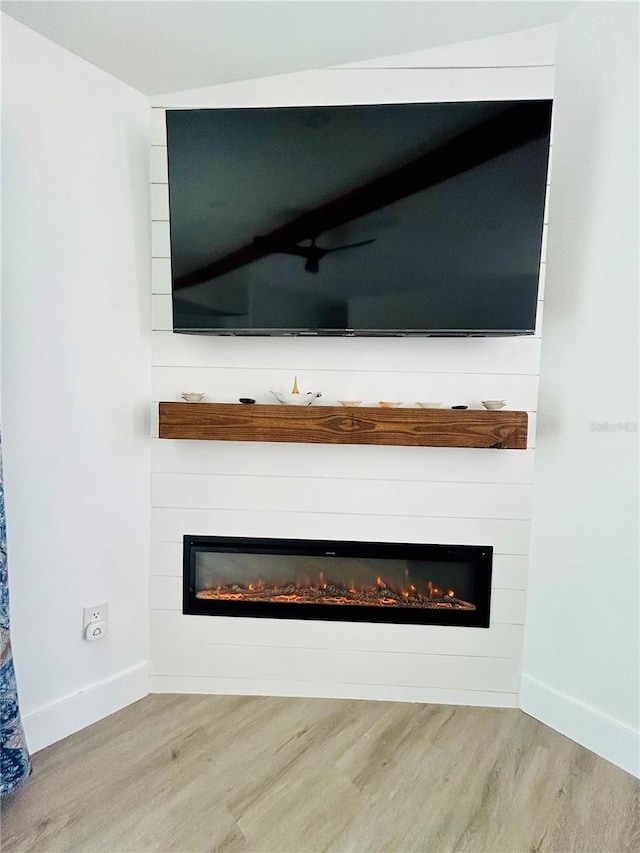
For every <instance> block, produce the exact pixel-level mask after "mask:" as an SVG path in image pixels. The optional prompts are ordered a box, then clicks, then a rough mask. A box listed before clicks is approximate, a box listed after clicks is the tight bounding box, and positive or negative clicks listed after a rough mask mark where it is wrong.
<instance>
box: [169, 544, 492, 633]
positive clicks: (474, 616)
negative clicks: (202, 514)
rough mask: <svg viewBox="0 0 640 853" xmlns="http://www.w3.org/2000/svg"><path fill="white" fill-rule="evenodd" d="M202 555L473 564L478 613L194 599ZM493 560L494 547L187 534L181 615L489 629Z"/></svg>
mask: <svg viewBox="0 0 640 853" xmlns="http://www.w3.org/2000/svg"><path fill="white" fill-rule="evenodd" d="M198 551H208V552H217V553H252V552H253V553H257V554H297V555H308V556H315V557H333V556H336V557H358V558H367V557H369V558H372V559H374V558H375V559H385V558H386V559H394V560H403V559H406V560H439V561H450V562H456V561H464V562H471V563H472V564H473V568H474V571H473V579H472V580H473V585H474V590H473V600H474V602H475V603H476V605H477V609H476V610H445V609H427V608H400V607H398V608H395V607H373V606H372V607H367V606H366V605H349V604H291V603H286V602H265V601H219V600H215V599H202V598H196V588H195V580H196V579H195V571H196V560H195V557H196V553H197V552H198ZM492 562H493V547H492V546H491V545H426V544H416V543H406V542H350V541H344V540H327V539H321V540H318V539H264V538H250V537H236V536H189V535H187V536H185V537H184V539H183V600H182V612H183V613H185V614H187V615H197V616H248V617H260V618H271V619H314V620H320V621H327V622H335V621H340V622H383V623H384V622H387V623H393V624H408V625H458V626H464V627H471V628H488V627H489V622H490V610H491V571H492Z"/></svg>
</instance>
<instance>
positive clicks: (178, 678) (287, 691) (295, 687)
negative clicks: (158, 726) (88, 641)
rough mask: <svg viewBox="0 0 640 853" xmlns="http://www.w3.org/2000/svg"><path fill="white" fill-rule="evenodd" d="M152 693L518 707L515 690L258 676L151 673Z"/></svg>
mask: <svg viewBox="0 0 640 853" xmlns="http://www.w3.org/2000/svg"><path fill="white" fill-rule="evenodd" d="M151 692H152V693H199V694H207V695H214V696H291V697H295V698H308V699H370V700H373V701H378V702H424V703H427V704H434V705H475V706H479V707H482V708H517V707H518V694H517V693H498V692H493V691H489V690H456V689H452V688H432V687H403V686H398V685H389V684H379V685H378V684H343V683H340V682H314V681H282V680H279V679H257V678H210V677H207V678H200V677H198V676H189V675H186V676H185V675H152V676H151Z"/></svg>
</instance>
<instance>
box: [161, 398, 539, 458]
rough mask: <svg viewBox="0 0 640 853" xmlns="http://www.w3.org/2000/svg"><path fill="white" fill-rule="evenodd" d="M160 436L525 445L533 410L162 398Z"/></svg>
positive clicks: (420, 445)
mask: <svg viewBox="0 0 640 853" xmlns="http://www.w3.org/2000/svg"><path fill="white" fill-rule="evenodd" d="M160 438H182V439H206V440H213V441H287V442H295V443H305V444H393V445H406V446H413V447H490V448H503V449H513V450H525V449H526V447H527V413H526V412H512V411H505V410H504V409H503V410H502V411H498V412H489V411H485V410H478V409H403V408H399V409H384V408H377V407H376V408H368V407H367V408H361V407H357V408H345V407H343V406H313V405H311V406H281V405H276V406H271V405H261V404H255V405H244V404H242V403H160Z"/></svg>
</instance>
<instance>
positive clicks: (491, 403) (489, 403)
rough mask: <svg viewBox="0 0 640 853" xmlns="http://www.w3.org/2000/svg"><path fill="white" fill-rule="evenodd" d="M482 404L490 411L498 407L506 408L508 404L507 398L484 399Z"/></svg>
mask: <svg viewBox="0 0 640 853" xmlns="http://www.w3.org/2000/svg"><path fill="white" fill-rule="evenodd" d="M482 405H483V406H484V407H485V409H489V411H496V409H504V407H505V406H506V405H507V401H506V400H483V401H482Z"/></svg>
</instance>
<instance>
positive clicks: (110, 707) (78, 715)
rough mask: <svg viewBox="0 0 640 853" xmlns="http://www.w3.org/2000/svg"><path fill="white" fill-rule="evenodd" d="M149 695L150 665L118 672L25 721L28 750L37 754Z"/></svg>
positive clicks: (32, 714)
mask: <svg viewBox="0 0 640 853" xmlns="http://www.w3.org/2000/svg"><path fill="white" fill-rule="evenodd" d="M148 694H149V662H148V661H144V662H143V663H140V664H138V665H137V666H134V667H131V669H126V670H124V672H119V673H118V674H117V675H114V676H112V677H111V678H107V679H105V680H104V681H101V682H99V683H98V684H91V685H90V686H89V687H86V688H84V689H83V690H80V691H78V693H73V694H72V695H71V696H64V697H63V698H62V699H58V700H56V701H55V702H52V703H51V704H50V705H46V706H45V707H44V708H40V709H39V710H37V711H33V712H32V713H30V714H25V715H24V717H23V718H22V723H23V725H24V731H25V735H26V738H27V744H28V745H29V751H30V752H32V753H34V752H38V751H39V750H41V749H44V748H45V746H50V744H52V743H56V741H59V740H62V738H65V737H68V736H69V735H71V734H73V733H74V732H77V731H79V730H80V729H84V728H85V727H86V726H90V725H91V724H92V723H96V722H97V721H98V720H102V719H103V718H104V717H108V716H109V714H113V713H115V711H119V710H120V709H121V708H125V707H126V706H127V705H131V703H132V702H137V701H138V699H143V698H144V697H145V696H147V695H148Z"/></svg>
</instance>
